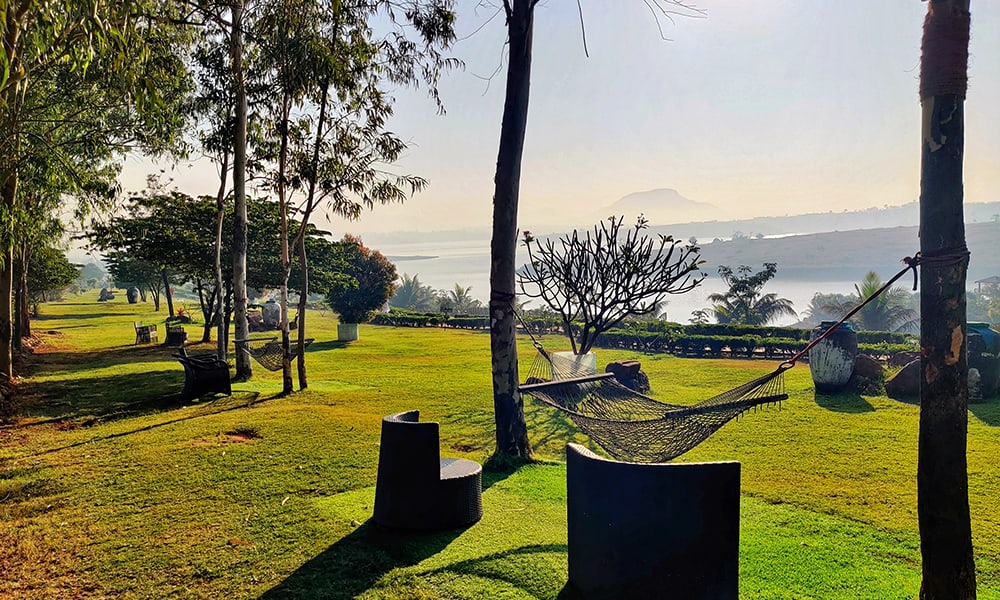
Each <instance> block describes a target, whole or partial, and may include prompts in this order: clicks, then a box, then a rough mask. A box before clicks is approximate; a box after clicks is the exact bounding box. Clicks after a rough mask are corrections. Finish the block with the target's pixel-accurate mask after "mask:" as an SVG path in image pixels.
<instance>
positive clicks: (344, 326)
mask: <svg viewBox="0 0 1000 600" xmlns="http://www.w3.org/2000/svg"><path fill="white" fill-rule="evenodd" d="M357 339H358V324H357V323H341V324H339V325H337V341H338V342H353V341H356V340H357Z"/></svg>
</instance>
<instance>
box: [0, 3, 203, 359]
mask: <svg viewBox="0 0 1000 600" xmlns="http://www.w3.org/2000/svg"><path fill="white" fill-rule="evenodd" d="M145 4H146V3H145V2H142V1H140V0H127V1H125V0H123V1H120V2H110V3H108V2H100V1H97V0H77V1H74V2H53V1H44V0H25V1H22V2H16V3H14V2H4V3H3V4H2V6H0V41H2V44H0V372H3V373H9V372H10V370H11V334H12V329H11V310H10V306H11V294H12V290H13V268H14V254H15V253H14V246H15V245H16V242H17V240H16V237H17V236H16V235H15V231H14V227H15V223H16V222H17V220H18V219H19V218H22V216H23V215H26V214H27V215H28V216H29V217H30V216H31V215H32V214H33V213H31V212H30V208H29V207H28V206H27V204H28V203H27V199H28V195H29V193H30V191H31V190H30V189H28V187H23V188H22V186H23V184H25V183H26V182H27V180H25V179H24V177H25V176H26V175H28V174H29V171H30V170H31V169H32V168H35V169H36V170H39V171H49V170H50V169H56V170H58V171H61V172H62V173H63V175H64V177H62V180H63V181H67V182H70V183H71V187H69V188H62V189H58V190H57V191H58V193H68V194H77V193H79V192H84V193H83V194H79V195H81V196H85V195H86V194H85V192H86V189H85V186H84V185H82V184H83V183H84V180H85V179H86V178H85V177H81V176H80V173H81V172H82V171H84V170H86V171H90V172H91V173H93V172H95V169H94V168H92V167H96V169H98V170H103V171H104V173H105V174H108V173H109V172H110V171H113V170H114V169H115V167H114V165H113V160H112V159H114V158H117V157H119V156H121V155H122V154H124V153H125V152H126V151H128V150H129V149H130V148H131V147H142V148H144V149H145V150H147V151H150V152H151V153H153V154H156V153H158V152H160V151H163V150H164V149H165V148H166V147H167V146H168V145H169V143H170V142H171V139H172V138H173V135H174V133H175V132H176V131H177V129H178V127H179V125H180V118H179V115H180V114H181V111H179V110H178V109H177V104H176V102H177V101H178V99H179V98H180V97H182V96H183V94H184V93H185V92H186V85H185V82H186V78H185V71H184V70H183V68H182V66H183V65H182V63H181V60H180V58H179V56H178V55H177V50H178V49H179V48H180V47H182V46H183V43H182V42H183V35H182V32H177V31H173V30H168V29H165V28H161V27H159V26H158V24H157V23H156V22H153V21H150V20H146V19H144V18H143V17H141V16H140V15H141V13H142V12H143V9H144V8H145V7H146V6H145ZM151 82H156V85H155V86H154V85H152V84H151ZM81 157H83V164H84V167H85V169H81V168H80V166H79V165H78V159H80V158H81ZM39 164H45V166H46V168H45V169H37V165H39ZM46 178H48V176H46ZM105 188H106V189H107V185H105ZM103 199H105V200H107V199H108V197H107V196H105V197H104V198H103ZM88 205H89V203H88V202H86V201H85V202H82V203H81V206H82V207H84V208H86V207H87V206H88Z"/></svg>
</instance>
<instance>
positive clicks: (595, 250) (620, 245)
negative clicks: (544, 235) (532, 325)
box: [518, 215, 703, 354]
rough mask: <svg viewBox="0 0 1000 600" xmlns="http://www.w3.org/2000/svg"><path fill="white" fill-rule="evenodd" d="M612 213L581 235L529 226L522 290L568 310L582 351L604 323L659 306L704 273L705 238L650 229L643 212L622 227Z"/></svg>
mask: <svg viewBox="0 0 1000 600" xmlns="http://www.w3.org/2000/svg"><path fill="white" fill-rule="evenodd" d="M623 221H624V218H623V217H610V218H608V219H607V221H602V222H601V223H599V224H598V225H595V226H594V228H593V229H592V230H589V231H587V232H585V233H584V234H583V235H581V234H580V233H579V232H578V231H576V230H573V233H571V234H569V235H566V236H563V237H560V238H558V239H551V238H549V239H545V240H542V239H538V238H535V237H533V236H532V235H531V232H529V231H526V232H525V233H524V244H525V246H526V247H527V248H528V260H529V262H528V264H527V265H525V266H524V267H522V268H521V269H520V271H519V272H518V285H519V287H520V290H521V296H523V297H525V298H537V299H539V300H541V301H542V302H544V303H545V304H546V305H547V306H549V308H551V309H552V310H554V311H556V313H558V314H559V315H560V317H561V318H562V326H563V332H564V333H565V334H566V336H567V337H568V338H569V340H570V344H571V345H572V348H573V352H574V353H575V354H586V353H587V352H589V351H590V349H591V348H592V347H593V345H594V343H595V342H596V341H597V337H598V336H599V335H600V334H601V333H602V332H604V331H607V330H608V329H611V328H612V327H615V326H617V325H618V324H619V323H621V322H622V321H623V320H624V319H625V318H626V317H630V316H640V315H648V314H653V313H655V312H657V311H658V310H659V308H660V306H661V305H662V303H663V302H664V300H666V298H667V296H669V295H671V294H683V293H685V292H689V291H691V290H693V289H694V288H695V287H697V285H698V284H699V283H701V281H702V279H703V278H702V277H698V276H697V275H696V274H695V273H696V272H697V271H698V268H699V266H700V265H701V261H700V260H699V258H700V254H699V248H698V246H694V245H690V244H684V243H682V242H680V241H679V240H675V239H673V238H672V237H670V236H665V235H659V236H657V237H655V238H653V237H650V236H647V235H645V234H644V233H643V230H645V229H646V227H647V222H646V219H645V218H644V217H642V216H641V215H640V216H639V218H638V219H637V220H636V223H635V225H633V226H632V227H629V228H627V229H623V227H622V223H623Z"/></svg>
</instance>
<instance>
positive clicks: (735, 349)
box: [597, 330, 916, 358]
mask: <svg viewBox="0 0 1000 600" xmlns="http://www.w3.org/2000/svg"><path fill="white" fill-rule="evenodd" d="M806 344H807V342H806V341H805V340H800V339H792V338H781V337H760V336H755V335H747V336H735V337H734V336H724V335H681V336H677V337H673V338H671V337H668V336H664V335H660V334H656V333H651V332H639V333H635V332H625V331H622V330H613V331H609V332H606V333H604V334H601V336H600V337H599V338H598V343H597V346H598V347H600V348H618V349H626V350H638V351H640V352H648V353H661V354H675V355H678V356H695V357H701V356H712V357H719V356H723V355H726V356H730V357H743V358H751V357H763V358H788V357H790V356H794V355H795V354H796V353H797V352H799V351H800V350H802V349H803V348H805V347H806ZM915 349H916V345H915V344H912V343H906V344H890V343H887V342H880V343H877V344H863V343H859V344H858V352H859V353H860V354H868V355H870V356H875V357H880V358H881V357H888V356H892V355H893V354H895V353H896V352H902V351H912V350H915Z"/></svg>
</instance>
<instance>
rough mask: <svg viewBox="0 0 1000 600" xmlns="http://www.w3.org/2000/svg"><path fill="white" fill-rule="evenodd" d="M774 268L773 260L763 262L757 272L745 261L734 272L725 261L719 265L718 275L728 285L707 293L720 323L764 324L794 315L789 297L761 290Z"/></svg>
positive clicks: (770, 277)
mask: <svg viewBox="0 0 1000 600" xmlns="http://www.w3.org/2000/svg"><path fill="white" fill-rule="evenodd" d="M777 272H778V265H777V264H775V263H764V269H763V270H762V271H758V272H756V273H754V272H753V269H751V268H750V267H748V266H747V265H740V266H739V267H738V268H737V269H736V271H735V272H734V271H733V270H732V268H730V267H728V266H726V265H722V266H720V267H719V276H720V277H721V278H722V281H723V282H724V283H725V284H726V285H728V286H729V289H728V290H727V291H726V292H725V293H722V294H719V293H716V294H711V295H709V297H708V300H709V301H710V302H712V303H713V305H714V306H713V307H712V310H713V311H714V312H715V318H716V319H717V320H718V321H719V322H720V323H742V324H744V325H766V324H768V323H770V322H771V321H774V320H776V319H778V318H781V317H784V316H789V317H795V316H796V314H795V310H793V309H792V302H791V300H788V299H787V298H779V297H778V296H777V295H776V294H764V293H762V290H763V288H764V285H765V284H767V282H768V281H770V280H771V279H772V278H774V276H775V274H777Z"/></svg>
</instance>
